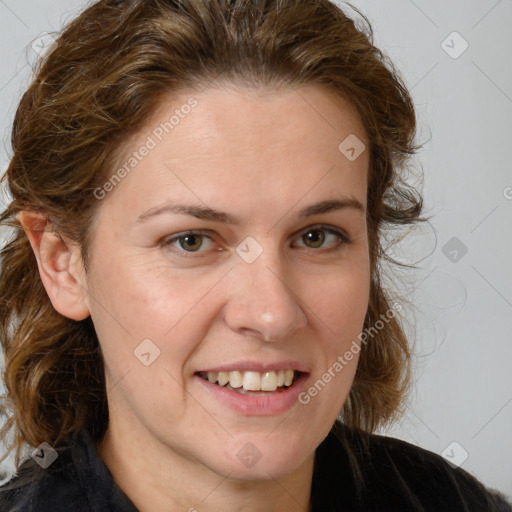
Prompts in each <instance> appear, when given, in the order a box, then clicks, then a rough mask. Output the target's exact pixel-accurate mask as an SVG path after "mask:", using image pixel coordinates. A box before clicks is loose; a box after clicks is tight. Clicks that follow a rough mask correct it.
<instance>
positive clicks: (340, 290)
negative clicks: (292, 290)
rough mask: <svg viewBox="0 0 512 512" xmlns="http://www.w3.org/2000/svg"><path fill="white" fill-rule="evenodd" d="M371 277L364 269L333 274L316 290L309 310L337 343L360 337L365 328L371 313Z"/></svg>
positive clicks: (356, 268)
mask: <svg viewBox="0 0 512 512" xmlns="http://www.w3.org/2000/svg"><path fill="white" fill-rule="evenodd" d="M369 286H370V277H369V272H368V269H367V268H366V267H365V266H364V265H361V266H353V267H351V269H350V270H347V271H340V272H333V273H332V274H331V275H330V276H329V277H328V278H326V279H324V280H323V282H322V283H321V285H318V283H317V285H316V286H312V287H311V290H310V292H309V293H308V294H307V296H308V298H307V299H306V300H305V302H306V303H307V306H308V307H309V308H311V310H312V311H313V312H314V313H315V314H316V316H317V317H318V318H319V319H320V320H321V321H322V323H323V324H324V328H325V329H326V330H327V331H328V332H329V333H330V334H331V335H332V336H334V337H335V338H336V339H337V340H338V343H343V342H344V341H346V339H347V337H351V336H357V335H358V334H359V332H360V331H361V329H362V328H363V324H364V318H365V316H366V311H367V309H368V301H369Z"/></svg>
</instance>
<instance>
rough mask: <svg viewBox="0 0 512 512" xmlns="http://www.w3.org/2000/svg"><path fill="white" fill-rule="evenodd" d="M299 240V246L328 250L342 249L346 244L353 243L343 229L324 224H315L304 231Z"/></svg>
mask: <svg viewBox="0 0 512 512" xmlns="http://www.w3.org/2000/svg"><path fill="white" fill-rule="evenodd" d="M299 241H300V244H299V247H302V248H307V249H324V250H326V251H331V250H337V249H341V248H342V247H343V246H344V245H347V244H350V243H352V242H351V240H350V238H348V236H347V235H346V234H345V233H344V232H343V231H341V229H339V228H335V227H333V226H324V225H320V226H313V227H310V228H308V229H306V230H304V231H302V235H300V236H299ZM301 244H304V245H301Z"/></svg>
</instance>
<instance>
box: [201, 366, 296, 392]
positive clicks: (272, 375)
mask: <svg viewBox="0 0 512 512" xmlns="http://www.w3.org/2000/svg"><path fill="white" fill-rule="evenodd" d="M198 375H199V376H200V377H201V378H202V379H204V380H208V381H209V382H211V383H212V384H217V385H218V386H221V387H225V388H227V389H232V390H234V391H238V392H239V393H242V394H246V393H245V392H263V393H262V394H266V393H268V392H276V391H279V390H282V389H284V388H287V387H289V386H292V385H293V383H294V382H295V380H296V379H297V378H298V377H299V375H300V372H298V371H295V370H292V369H287V370H277V371H275V370H271V371H267V372H256V371H238V370H235V371H230V372H227V371H225V372H224V371H220V372H199V374H198ZM250 394H254V393H250Z"/></svg>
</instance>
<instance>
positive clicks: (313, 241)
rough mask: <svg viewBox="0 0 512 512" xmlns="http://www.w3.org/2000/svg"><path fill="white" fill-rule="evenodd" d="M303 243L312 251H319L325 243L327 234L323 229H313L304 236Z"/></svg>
mask: <svg viewBox="0 0 512 512" xmlns="http://www.w3.org/2000/svg"><path fill="white" fill-rule="evenodd" d="M302 240H303V242H304V243H305V244H306V245H307V246H308V247H310V248H312V249H318V247H321V246H322V244H323V243H324V241H325V233H324V231H323V230H322V229H311V230H310V231H308V232H307V233H306V234H305V235H302Z"/></svg>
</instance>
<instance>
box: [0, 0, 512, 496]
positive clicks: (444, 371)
mask: <svg viewBox="0 0 512 512" xmlns="http://www.w3.org/2000/svg"><path fill="white" fill-rule="evenodd" d="M86 4H87V3H86V2H84V1H79V0H0V64H1V66H0V129H1V132H0V133H1V140H2V144H1V146H0V170H2V171H3V170H4V169H5V168H6V166H7V163H8V160H9V155H10V146H9V136H10V135H9V130H10V126H11V123H12V119H13V115H14V112H15V109H16V106H17V103H18V101H19V99H20V97H21V94H22V91H23V90H24V88H25V87H26V86H27V84H28V81H29V79H30V76H31V71H32V66H33V63H34V62H35V59H36V58H37V52H36V50H34V49H33V48H32V47H31V44H32V43H33V42H34V41H35V40H36V39H37V38H38V37H39V36H40V35H41V34H43V33H45V32H52V31H59V30H60V29H61V28H62V26H63V24H64V23H66V22H68V21H69V20H71V19H72V18H73V17H74V16H75V15H76V14H77V13H78V12H79V11H80V10H81V9H82V8H83V7H84V6H85V5H86ZM352 5H354V6H355V7H357V8H358V9H360V10H361V11H362V12H363V13H364V14H365V15H366V16H367V17H368V18H369V20H370V22H371V23H372V25H373V28H374V31H375V42H376V45H377V46H378V47H379V48H380V49H382V50H383V52H384V53H385V54H386V55H388V56H389V57H390V58H391V60H392V61H393V62H394V63H395V65H396V66H397V68H398V70H399V71H400V73H401V75H402V77H403V79H404V81H405V83H406V85H407V86H408V88H409V90H410V91H411V93H412V96H413V99H414V101H415V104H416V107H417V113H418V121H419V127H418V140H419V141H420V142H423V143H424V145H423V149H422V150H421V151H420V152H419V153H418V155H417V156H416V157H415V158H414V161H413V162H412V169H413V171H414V172H415V173H416V175H417V176H418V177H419V178H421V176H423V179H424V184H423V189H422V190H423V195H424V198H425V205H426V213H427V214H429V215H432V219H431V221H430V223H429V224H428V225H423V226H422V228H421V229H417V230H414V231H412V232H411V233H410V234H409V235H408V236H407V237H406V238H405V240H404V241H403V242H402V243H401V244H399V245H397V246H395V248H394V249H393V250H392V252H391V254H392V255H393V256H394V257H395V258H397V259H398V260H399V261H403V262H405V263H411V264H416V266H417V268H416V270H412V271H408V272H395V274H394V277H390V279H389V283H388V284H389V288H390V290H398V291H400V292H401V293H402V294H403V296H404V298H406V299H407V300H408V301H410V302H411V303H412V304H413V305H414V307H412V306H411V307H409V308H408V309H407V318H408V324H409V325H408V326H406V328H408V329H409V332H410V335H411V338H414V340H415V345H414V354H415V358H414V367H415V374H414V375H415V376H414V386H413V390H412V394H411V396H410V400H409V404H408V407H407V410H406V414H405V416H404V417H403V418H402V419H401V420H400V421H399V422H397V423H395V424H394V425H392V426H391V427H389V428H387V429H386V430H383V431H381V433H384V434H386V435H391V436H395V437H399V438H402V439H405V440H407V441H409V442H412V443H414V444H417V445H420V446H422V447H425V448H427V449H429V450H431V451H433V452H436V453H439V454H442V455H444V456H445V457H446V458H447V459H449V460H451V461H452V463H455V464H460V465H461V467H462V468H464V469H466V470H467V471H469V472H471V473H472V474H474V475H475V476H476V477H477V478H479V479H480V480H481V481H483V482H484V483H485V484H487V485H489V486H491V487H495V488H497V489H500V490H501V491H503V492H505V493H506V494H508V495H509V496H512V371H511V370H512V341H511V334H510V333H511V331H512V272H511V270H510V265H511V262H512V258H511V256H512V250H511V248H512V243H511V235H512V227H511V226H512V170H511V163H510V161H511V160H510V151H511V147H512V140H511V139H512V65H511V63H512V57H511V55H512V36H511V33H510V26H511V25H512V2H511V1H510V0H451V1H450V2H446V1H444V0H428V1H427V0H414V1H413V0H386V1H385V2H384V1H370V0H361V1H354V2H352ZM347 12H349V14H350V12H351V11H350V9H348V11H347ZM4 468H7V469H8V470H10V468H11V467H10V466H9V465H8V464H4Z"/></svg>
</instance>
